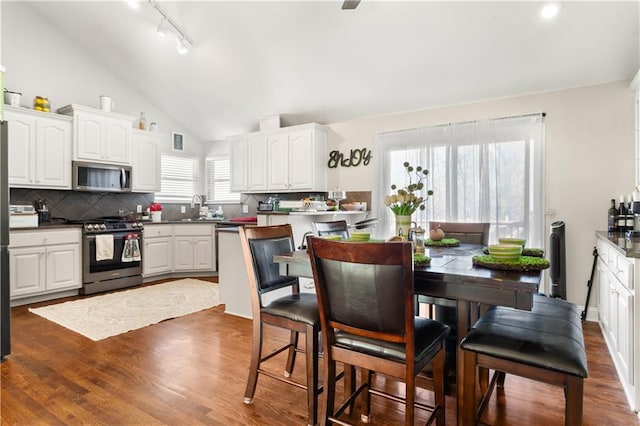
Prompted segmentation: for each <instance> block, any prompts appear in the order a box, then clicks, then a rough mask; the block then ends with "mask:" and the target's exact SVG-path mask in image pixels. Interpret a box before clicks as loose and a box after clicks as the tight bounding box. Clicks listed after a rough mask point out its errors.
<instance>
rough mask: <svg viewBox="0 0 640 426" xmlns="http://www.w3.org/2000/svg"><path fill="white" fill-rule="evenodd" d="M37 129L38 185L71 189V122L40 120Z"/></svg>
mask: <svg viewBox="0 0 640 426" xmlns="http://www.w3.org/2000/svg"><path fill="white" fill-rule="evenodd" d="M36 128H37V137H36V183H37V184H38V186H40V187H53V188H59V189H71V122H67V121H60V120H52V119H48V118H40V119H38V122H37V125H36Z"/></svg>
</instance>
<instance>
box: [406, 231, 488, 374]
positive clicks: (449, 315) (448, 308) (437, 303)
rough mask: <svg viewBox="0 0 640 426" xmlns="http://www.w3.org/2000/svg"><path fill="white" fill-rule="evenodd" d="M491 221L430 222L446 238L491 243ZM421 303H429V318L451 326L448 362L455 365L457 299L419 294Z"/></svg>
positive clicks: (475, 242)
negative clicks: (440, 230)
mask: <svg viewBox="0 0 640 426" xmlns="http://www.w3.org/2000/svg"><path fill="white" fill-rule="evenodd" d="M490 226H491V225H490V223H488V222H479V223H467V222H429V229H434V228H440V229H442V231H443V232H444V234H445V236H446V238H455V239H457V240H459V241H460V242H461V243H467V244H482V245H484V246H486V245H488V244H489V230H490ZM418 303H419V304H426V305H428V315H429V318H434V319H436V320H437V321H441V322H444V323H445V324H447V325H449V326H450V327H451V333H450V334H449V336H448V337H447V343H446V347H447V364H448V365H450V366H451V368H452V369H453V366H454V365H455V354H456V349H457V345H458V330H457V315H456V301H455V300H451V299H445V298H442V297H431V296H422V295H420V296H418Z"/></svg>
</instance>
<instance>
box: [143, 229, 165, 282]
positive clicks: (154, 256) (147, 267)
mask: <svg viewBox="0 0 640 426" xmlns="http://www.w3.org/2000/svg"><path fill="white" fill-rule="evenodd" d="M143 232H144V234H143V241H144V243H143V246H144V248H143V251H142V274H143V276H144V277H145V278H146V277H149V276H153V275H160V274H167V273H170V272H171V271H172V269H173V226H172V225H146V226H145V227H144V230H143Z"/></svg>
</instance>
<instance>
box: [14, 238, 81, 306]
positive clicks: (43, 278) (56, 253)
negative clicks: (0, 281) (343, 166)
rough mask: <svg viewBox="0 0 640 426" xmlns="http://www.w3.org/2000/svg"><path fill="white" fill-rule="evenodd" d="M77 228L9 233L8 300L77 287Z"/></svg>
mask: <svg viewBox="0 0 640 426" xmlns="http://www.w3.org/2000/svg"><path fill="white" fill-rule="evenodd" d="M80 232H81V231H80V229H56V230H38V231H18V232H13V231H12V232H11V233H10V237H9V238H10V241H9V264H10V267H9V283H10V284H9V287H10V294H11V300H15V299H20V298H25V297H29V296H36V295H44V294H54V293H57V292H60V291H64V290H73V289H79V288H80V287H81V286H82V280H81V269H80V268H81V266H80V265H81V254H80V238H81V233H80Z"/></svg>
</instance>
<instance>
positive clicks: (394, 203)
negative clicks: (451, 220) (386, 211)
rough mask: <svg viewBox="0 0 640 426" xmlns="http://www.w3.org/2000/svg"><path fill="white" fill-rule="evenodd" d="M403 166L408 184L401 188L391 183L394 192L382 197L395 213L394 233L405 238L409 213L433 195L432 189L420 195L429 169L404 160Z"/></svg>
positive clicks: (423, 207) (408, 224)
mask: <svg viewBox="0 0 640 426" xmlns="http://www.w3.org/2000/svg"><path fill="white" fill-rule="evenodd" d="M403 166H404V169H405V171H406V172H407V175H408V176H409V184H408V185H406V186H404V187H401V188H399V187H398V186H397V185H395V184H393V185H391V190H392V191H395V193H394V194H391V195H387V196H386V197H384V204H385V205H386V206H388V207H389V208H390V209H391V211H392V212H393V214H394V215H395V219H396V230H395V231H396V235H399V236H402V237H403V238H405V239H406V238H407V237H408V234H409V229H410V228H411V215H412V214H413V213H414V212H415V211H416V210H418V209H420V210H424V209H425V208H426V206H425V205H424V204H425V202H426V201H427V199H428V198H429V197H430V196H431V195H433V191H432V190H430V189H428V190H426V192H425V193H424V195H420V193H421V191H422V190H423V189H424V180H425V179H426V178H427V176H428V175H429V170H427V169H423V168H422V167H420V166H417V167H415V168H414V167H413V166H412V165H411V164H410V163H409V162H404V164H403Z"/></svg>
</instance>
